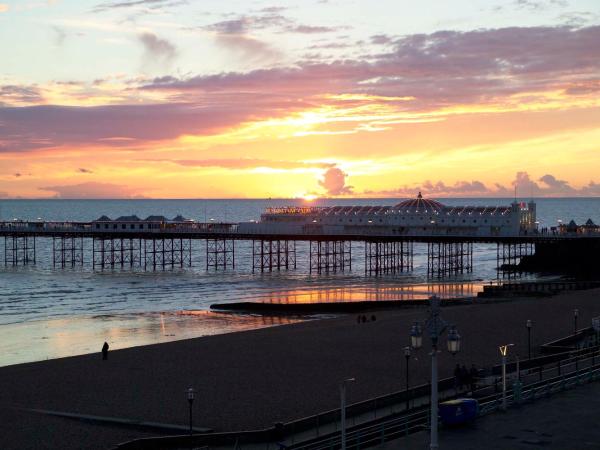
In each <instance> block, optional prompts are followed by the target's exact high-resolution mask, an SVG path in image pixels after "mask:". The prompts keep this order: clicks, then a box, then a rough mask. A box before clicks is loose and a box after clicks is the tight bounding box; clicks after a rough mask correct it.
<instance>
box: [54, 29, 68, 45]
mask: <svg viewBox="0 0 600 450" xmlns="http://www.w3.org/2000/svg"><path fill="white" fill-rule="evenodd" d="M52 31H53V33H54V45H56V46H57V47H62V45H63V44H64V43H65V40H66V39H67V33H66V32H65V30H63V29H62V28H60V27H56V26H54V27H52Z"/></svg>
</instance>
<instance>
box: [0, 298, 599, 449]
mask: <svg viewBox="0 0 600 450" xmlns="http://www.w3.org/2000/svg"><path fill="white" fill-rule="evenodd" d="M599 295H600V290H589V291H579V292H569V293H564V294H560V295H557V296H554V297H544V298H518V299H511V300H509V301H508V300H507V301H495V302H493V303H489V302H485V301H478V300H475V301H474V303H473V304H468V305H457V306H450V307H445V308H443V311H442V314H443V317H444V318H445V319H446V320H447V321H448V322H450V323H452V324H455V325H456V326H457V328H458V331H459V333H460V335H461V337H462V347H461V351H460V353H458V354H457V355H456V356H452V355H450V354H449V353H448V352H447V351H445V348H444V347H445V339H442V341H441V348H442V349H443V351H442V352H441V353H440V375H441V376H442V377H447V376H451V374H452V371H453V368H454V366H455V364H456V363H460V364H465V365H467V367H469V366H470V365H471V364H472V363H474V364H476V365H477V366H478V367H486V366H491V365H495V364H498V363H499V361H500V355H499V352H498V345H501V344H514V347H512V348H511V349H510V354H509V357H510V356H512V355H516V354H519V355H521V357H522V358H524V357H526V355H527V330H526V327H525V323H526V321H527V320H528V319H530V320H532V321H533V328H532V334H531V338H532V348H534V349H536V348H537V347H538V346H539V345H540V344H542V343H545V342H548V341H550V340H553V339H556V338H559V337H562V336H565V335H567V334H570V333H571V332H572V331H573V309H574V308H577V309H579V326H580V327H582V328H583V327H588V326H589V325H590V323H591V319H592V317H595V316H599V315H600V302H599V301H598V297H599ZM372 314H373V315H375V319H376V320H374V321H372V320H371V313H368V314H366V315H367V317H368V318H369V320H368V321H367V322H366V323H357V317H356V315H347V316H342V317H338V318H331V319H324V320H318V321H310V322H301V323H295V324H291V325H285V326H278V327H271V328H265V329H258V330H251V331H243V332H236V333H230V334H223V335H216V336H207V337H202V338H195V339H188V340H182V341H176V342H168V343H163V344H156V345H149V346H143V347H134V348H127V349H122V350H118V351H113V352H110V353H109V358H108V360H107V361H103V360H102V359H101V355H100V353H99V352H98V353H97V354H90V355H84V356H77V357H69V358H62V359H54V360H48V361H43V362H37V363H28V364H20V365H14V366H7V367H3V368H0V386H2V389H1V390H0V419H1V420H0V424H1V425H0V429H1V431H2V432H1V433H0V447H1V448H6V449H11V448H110V447H111V446H114V445H115V444H117V443H118V442H121V441H124V440H128V439H132V438H135V437H143V436H147V435H148V433H147V432H140V431H136V430H130V429H126V428H115V427H112V426H99V425H91V424H88V423H82V422H79V421H73V420H67V419H60V418H56V417H47V416H43V415H39V414H33V413H30V412H23V411H15V409H14V407H21V408H38V409H45V410H53V411H62V412H69V413H80V414H90V415H97V416H106V417H117V418H127V419H137V420H146V421H152V422H159V423H166V424H179V425H184V426H185V425H186V424H187V420H188V416H187V414H188V409H187V408H188V405H187V400H186V390H187V388H188V387H193V388H195V389H196V390H197V395H196V402H195V404H194V417H195V418H194V423H195V426H202V427H208V428H211V429H213V430H215V431H229V430H241V429H256V428H263V427H269V426H272V424H273V423H275V422H286V421H289V420H292V419H297V418H300V417H304V416H308V415H312V414H315V413H318V412H321V411H325V410H328V409H334V408H336V407H337V406H338V402H339V397H338V395H339V393H338V384H339V382H340V381H341V380H343V379H345V378H348V377H355V378H356V382H355V383H353V384H352V385H351V386H349V388H348V401H349V402H350V403H352V402H357V401H361V400H365V399H368V398H371V397H374V396H378V395H384V394H387V393H390V392H393V391H399V390H402V389H404V383H405V379H404V376H405V375H404V373H405V359H404V353H403V348H404V347H405V346H406V345H408V336H409V331H410V327H411V325H412V323H413V322H414V321H415V320H423V319H424V318H425V316H426V308H424V307H412V308H407V309H402V310H393V311H375V312H373V313H372ZM98 344H99V345H98V348H100V346H101V344H102V343H101V342H99V343H98ZM427 346H428V340H427V339H425V346H424V348H423V349H421V350H420V351H418V352H415V353H413V355H414V357H413V358H411V361H410V378H411V385H415V384H422V383H426V382H427V381H428V379H429V372H430V366H429V358H428V352H427Z"/></svg>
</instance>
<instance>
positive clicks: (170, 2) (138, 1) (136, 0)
mask: <svg viewBox="0 0 600 450" xmlns="http://www.w3.org/2000/svg"><path fill="white" fill-rule="evenodd" d="M187 3H188V1H187V0H126V1H117V2H104V3H99V4H98V5H96V6H95V7H94V12H104V11H110V10H118V9H126V8H132V7H145V8H148V9H150V10H157V9H161V8H165V7H169V6H179V5H185V4H187Z"/></svg>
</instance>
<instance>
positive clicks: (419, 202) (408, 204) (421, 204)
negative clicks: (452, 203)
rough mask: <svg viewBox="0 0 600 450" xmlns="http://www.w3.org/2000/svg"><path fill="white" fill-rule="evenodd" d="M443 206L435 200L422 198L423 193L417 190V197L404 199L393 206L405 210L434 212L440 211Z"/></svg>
mask: <svg viewBox="0 0 600 450" xmlns="http://www.w3.org/2000/svg"><path fill="white" fill-rule="evenodd" d="M444 208H445V206H444V205H443V204H441V203H440V202H438V201H436V200H430V199H428V198H423V194H421V193H420V192H419V195H417V198H411V199H408V200H404V201H402V202H400V203H398V204H397V205H395V206H394V209H400V210H405V211H407V212H434V211H441V210H442V209H444Z"/></svg>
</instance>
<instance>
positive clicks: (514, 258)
mask: <svg viewBox="0 0 600 450" xmlns="http://www.w3.org/2000/svg"><path fill="white" fill-rule="evenodd" d="M533 254H535V244H534V243H533V242H499V243H498V244H497V246H496V268H497V269H498V274H500V273H502V275H503V276H505V275H508V276H511V275H514V274H516V273H517V272H518V265H519V263H520V262H521V259H522V258H523V257H524V256H530V255H533Z"/></svg>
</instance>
